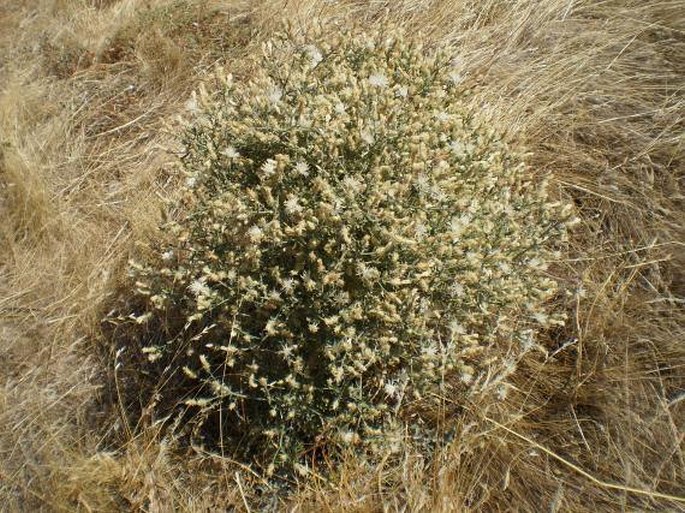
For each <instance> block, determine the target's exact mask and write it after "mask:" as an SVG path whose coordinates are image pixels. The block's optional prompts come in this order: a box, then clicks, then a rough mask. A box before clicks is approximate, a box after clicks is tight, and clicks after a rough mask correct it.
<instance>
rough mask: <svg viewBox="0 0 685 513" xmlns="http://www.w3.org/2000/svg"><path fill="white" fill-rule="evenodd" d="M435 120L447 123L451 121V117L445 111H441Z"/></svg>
mask: <svg viewBox="0 0 685 513" xmlns="http://www.w3.org/2000/svg"><path fill="white" fill-rule="evenodd" d="M435 119H436V120H437V121H439V122H440V123H445V122H447V121H449V120H450V115H449V114H448V113H447V112H445V111H444V110H441V111H440V112H438V113H437V114H436V115H435Z"/></svg>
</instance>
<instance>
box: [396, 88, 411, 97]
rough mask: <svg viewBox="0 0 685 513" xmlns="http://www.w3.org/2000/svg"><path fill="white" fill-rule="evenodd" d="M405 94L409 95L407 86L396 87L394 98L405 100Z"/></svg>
mask: <svg viewBox="0 0 685 513" xmlns="http://www.w3.org/2000/svg"><path fill="white" fill-rule="evenodd" d="M407 94H409V89H407V86H398V87H397V89H396V90H395V96H397V97H398V98H406V97H407Z"/></svg>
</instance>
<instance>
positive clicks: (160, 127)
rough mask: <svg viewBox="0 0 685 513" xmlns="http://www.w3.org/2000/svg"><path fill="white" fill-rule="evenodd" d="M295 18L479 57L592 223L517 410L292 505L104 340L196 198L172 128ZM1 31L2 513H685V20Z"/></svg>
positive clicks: (579, 240) (126, 10)
mask: <svg viewBox="0 0 685 513" xmlns="http://www.w3.org/2000/svg"><path fill="white" fill-rule="evenodd" d="M283 17H285V18H287V19H289V20H290V21H291V22H293V23H294V24H295V25H296V26H302V27H307V26H310V25H311V24H313V23H321V24H323V26H324V27H325V28H326V29H327V30H341V28H340V27H341V26H343V27H344V25H345V24H347V23H356V24H359V25H361V26H368V27H370V28H373V27H375V26H377V24H378V23H379V22H382V21H385V22H387V23H390V24H402V25H405V26H407V27H409V28H410V29H411V30H419V31H422V33H423V34H424V37H425V38H426V40H428V41H431V42H432V43H433V44H436V45H453V46H455V47H456V48H457V49H458V50H459V52H460V53H461V55H463V62H464V69H465V73H464V75H465V80H466V81H468V83H469V84H471V85H472V86H473V91H474V95H473V101H474V102H475V103H476V104H477V105H482V108H484V109H490V110H491V112H492V113H493V116H494V117H495V118H496V119H498V120H499V121H500V122H501V123H502V125H503V126H506V127H507V128H508V129H509V131H510V132H511V133H512V135H513V136H514V137H516V138H517V139H518V140H520V141H521V143H522V144H525V145H526V146H527V147H528V148H529V149H530V151H531V152H532V156H531V162H532V163H533V164H534V165H535V166H537V168H539V169H542V170H547V171H550V172H551V173H552V174H553V176H554V183H555V186H556V191H557V193H558V194H559V195H560V196H563V197H566V198H569V199H572V201H574V202H575V203H576V205H577V207H578V210H579V213H580V215H581V218H582V224H581V226H580V228H579V229H577V230H576V232H575V234H574V238H573V244H572V247H571V249H570V251H569V253H568V254H566V255H564V257H563V259H562V260H561V261H559V262H557V263H556V264H555V267H554V273H555V274H556V275H557V276H558V278H559V279H560V280H561V281H562V283H563V284H564V286H565V289H566V291H567V294H566V295H563V296H560V298H559V302H560V304H562V305H563V306H564V308H566V309H567V312H568V313H569V316H570V321H571V322H569V323H568V325H567V327H566V328H565V329H564V330H558V331H555V332H550V333H549V334H548V336H549V340H548V351H549V356H548V357H547V358H544V357H541V359H540V361H538V362H528V364H527V366H526V367H524V368H521V369H520V371H519V372H518V374H517V376H516V378H515V382H514V385H515V387H514V388H512V389H511V390H510V391H509V395H508V397H507V400H506V401H505V402H501V403H488V404H472V405H468V407H467V408H466V410H465V411H464V412H463V414H462V415H461V416H460V417H459V418H457V419H447V420H449V421H450V422H454V423H455V426H456V436H455V441H454V442H453V443H452V445H451V446H450V447H447V448H444V449H442V450H441V451H439V454H436V455H435V460H436V463H435V464H433V465H428V464H427V463H424V462H423V460H422V459H421V458H420V456H419V455H411V454H408V455H407V456H406V459H405V461H404V462H403V464H402V465H401V466H399V467H397V466H390V465H385V466H384V465H381V466H379V467H377V468H366V467H364V466H363V465H362V464H361V463H359V462H356V461H355V460H354V458H353V457H352V456H350V457H349V458H348V459H347V460H346V461H345V463H344V464H343V465H341V466H340V467H339V468H336V469H334V471H333V474H332V477H331V478H330V480H325V479H324V478H322V477H316V476H314V477H311V478H310V479H306V480H303V481H302V482H301V483H299V484H298V487H297V489H296V491H295V492H292V493H290V494H285V493H282V494H278V493H276V491H274V490H270V489H269V488H268V486H267V485H266V484H264V483H261V482H260V481H259V479H258V478H257V477H255V476H253V475H252V474H250V473H249V472H248V471H246V470H244V469H240V467H238V466H236V465H235V464H232V463H231V462H227V461H225V460H220V459H217V458H213V457H212V456H210V455H202V454H195V455H194V456H192V457H188V456H187V454H184V453H183V452H182V451H181V450H180V449H179V448H177V447H175V445H174V441H173V440H166V439H164V438H163V436H162V435H161V434H160V433H159V431H158V429H157V428H156V426H155V425H154V423H152V422H150V421H149V418H147V419H146V418H145V417H144V418H143V419H142V420H140V421H139V422H137V423H136V424H132V423H130V422H129V419H128V417H127V416H125V415H121V412H120V411H118V409H117V401H116V386H115V382H114V380H113V379H112V378H113V377H114V373H113V372H112V368H113V361H114V359H113V357H110V358H107V357H106V356H107V355H106V351H105V350H103V349H106V348H103V344H102V341H101V339H100V337H99V317H100V315H101V314H102V305H103V304H104V303H105V300H106V298H107V295H108V294H109V293H111V291H112V290H114V288H115V287H116V285H117V277H119V276H120V275H121V267H122V263H123V262H125V260H126V258H127V256H128V255H129V254H130V252H131V251H132V250H133V249H134V248H135V244H136V241H142V240H146V239H147V238H148V237H149V236H150V235H151V234H153V233H154V228H155V226H156V224H157V222H158V220H159V215H160V214H159V212H160V208H159V207H160V204H161V201H162V199H163V198H164V197H168V196H169V195H170V194H173V185H174V181H175V180H176V177H175V175H174V173H173V169H172V168H171V167H170V162H171V161H172V157H171V156H170V154H169V153H168V152H167V151H166V149H167V148H170V147H173V134H170V133H169V131H168V130H166V129H165V127H166V126H167V125H168V122H169V121H170V120H172V119H173V117H174V116H175V115H176V114H177V113H178V112H180V111H181V110H182V109H183V104H184V102H185V100H186V99H187V96H188V94H189V92H190V91H191V89H192V88H193V87H194V86H195V84H196V83H197V81H198V80H201V79H202V77H203V76H205V73H206V72H207V71H208V70H209V69H211V68H212V66H213V65H215V64H216V63H222V64H224V65H225V66H226V67H228V68H230V69H231V70H233V71H234V73H235V74H237V75H240V74H241V72H244V71H245V70H246V69H247V67H248V66H249V59H246V58H247V57H249V55H250V54H251V53H252V52H254V50H255V49H256V48H258V46H259V43H260V42H261V41H263V40H264V39H266V38H267V37H268V36H269V35H270V34H271V33H272V32H273V30H275V29H276V28H277V27H278V24H279V23H280V20H281V19H282V18H283ZM0 27H1V28H2V30H0V216H1V217H0V219H2V223H0V376H1V377H2V378H1V379H2V388H0V504H1V506H0V509H1V510H3V511H98V512H100V511H103V512H106V511H150V512H166V511H189V512H190V511H192V512H194V511H206V510H212V511H213V510H215V509H221V510H227V511H248V510H249V511H258V510H292V511H357V512H371V511H574V512H576V511H578V512H580V511H685V484H684V483H685V400H684V399H683V398H685V344H684V343H683V341H684V340H685V322H684V321H685V311H684V310H683V307H684V303H685V275H684V274H683V271H682V270H683V268H684V266H685V250H684V249H683V246H685V238H684V232H685V208H684V206H685V203H684V199H685V197H684V196H683V191H682V180H683V170H684V169H685V166H684V149H685V136H684V134H685V122H684V118H683V116H684V112H685V98H684V94H683V93H684V91H683V87H684V86H685V2H683V1H681V0H646V1H645V0H643V1H637V0H615V1H610V0H608V1H603V2H594V1H590V0H576V1H573V0H544V1H537V0H512V1H510V2H499V1H496V0H481V1H477V2H476V1H466V0H443V1H430V0H397V1H394V2H386V1H381V0H368V1H365V2H363V1H349V0H348V1H342V0H341V1H337V2H327V1H324V0H297V1H293V0H290V1H287V0H273V1H266V0H264V1H253V2H248V1H240V0H223V1H222V0H213V1H209V2H203V1H200V0H178V1H172V0H147V1H145V0H118V1H117V0H73V1H67V0H52V1H49V0H43V1H37V0H36V1H28V0H24V1H20V0H0ZM110 356H111V355H110ZM112 399H113V400H112ZM446 399H447V398H446Z"/></svg>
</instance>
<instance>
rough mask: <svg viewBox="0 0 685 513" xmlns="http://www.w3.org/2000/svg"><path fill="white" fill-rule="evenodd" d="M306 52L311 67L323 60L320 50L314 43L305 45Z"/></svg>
mask: <svg viewBox="0 0 685 513" xmlns="http://www.w3.org/2000/svg"><path fill="white" fill-rule="evenodd" d="M307 54H308V55H309V58H310V59H311V65H312V68H315V67H316V66H317V65H318V64H319V63H320V62H321V61H322V60H323V55H322V54H321V50H319V49H318V48H317V47H316V46H314V45H309V46H308V47H307Z"/></svg>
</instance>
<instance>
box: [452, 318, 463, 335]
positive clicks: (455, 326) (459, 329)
mask: <svg viewBox="0 0 685 513" xmlns="http://www.w3.org/2000/svg"><path fill="white" fill-rule="evenodd" d="M450 331H451V332H452V334H453V335H466V328H464V326H462V325H461V324H460V323H459V322H457V321H454V320H453V321H452V322H450Z"/></svg>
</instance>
